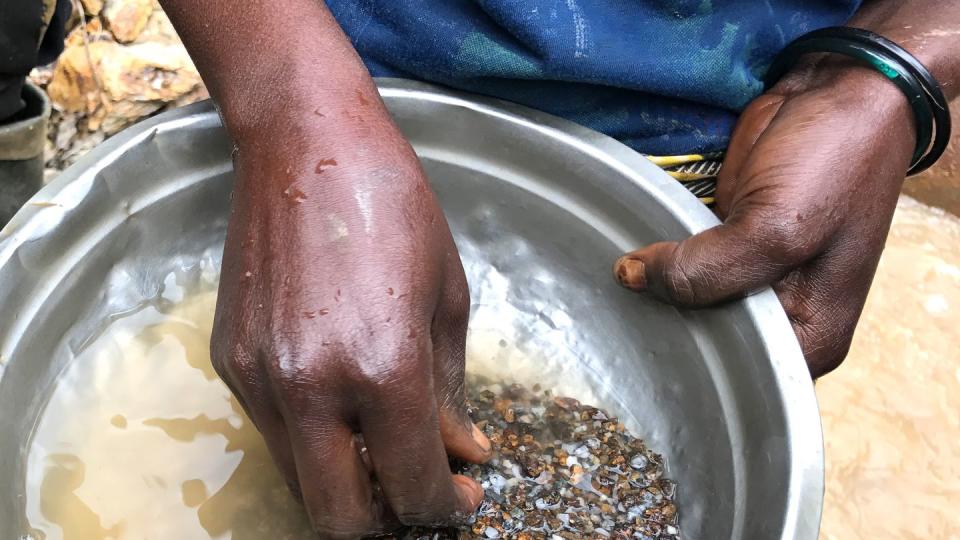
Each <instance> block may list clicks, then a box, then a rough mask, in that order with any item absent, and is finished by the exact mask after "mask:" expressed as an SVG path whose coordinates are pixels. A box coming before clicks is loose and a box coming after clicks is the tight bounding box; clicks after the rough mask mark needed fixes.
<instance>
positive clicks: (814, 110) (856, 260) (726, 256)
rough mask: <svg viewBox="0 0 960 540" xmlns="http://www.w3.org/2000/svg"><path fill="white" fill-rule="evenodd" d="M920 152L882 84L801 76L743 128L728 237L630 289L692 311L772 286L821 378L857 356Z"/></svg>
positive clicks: (749, 112) (658, 250)
mask: <svg viewBox="0 0 960 540" xmlns="http://www.w3.org/2000/svg"><path fill="white" fill-rule="evenodd" d="M915 142H916V135H915V130H914V118H913V113H912V111H911V109H910V107H909V105H908V104H907V101H906V99H905V98H904V97H903V95H902V94H901V93H900V91H899V90H898V89H897V88H896V86H894V85H893V84H891V83H890V82H889V81H887V80H885V79H884V77H883V76H881V75H880V74H878V73H875V72H873V71H872V70H870V69H868V68H864V67H859V66H858V65H856V64H854V63H852V62H850V63H846V62H842V63H833V64H829V65H828V66H827V67H823V68H817V69H814V70H808V71H806V72H800V71H796V72H794V73H792V74H791V75H790V76H788V77H786V78H785V79H784V80H783V81H782V82H781V83H779V84H778V85H777V86H776V87H774V88H773V89H772V90H771V91H770V92H768V93H766V94H764V95H762V96H760V97H758V98H757V99H755V100H754V101H753V102H752V103H751V104H750V105H749V106H748V107H747V109H746V110H745V111H744V112H743V114H742V115H741V117H740V119H739V121H738V123H737V127H736V129H735V130H734V133H733V137H732V140H731V141H730V146H729V149H728V151H727V155H726V158H725V160H724V164H723V169H722V171H721V173H720V177H719V179H718V184H717V194H716V201H717V209H716V211H717V215H718V216H719V217H720V219H721V220H723V224H721V225H718V226H717V227H714V228H712V229H709V230H707V231H704V232H702V233H700V234H697V235H695V236H693V237H691V238H688V239H687V240H684V241H682V242H658V243H656V244H652V245H649V246H646V247H645V248H643V249H639V250H637V251H633V252H631V253H628V254H626V255H624V256H623V257H621V258H620V260H618V261H617V264H616V266H615V274H616V276H617V279H618V280H619V281H620V283H621V284H622V285H623V286H625V287H627V288H629V289H633V290H636V291H642V290H646V291H649V292H650V293H652V294H653V295H654V296H656V297H658V298H660V299H661V300H664V301H666V302H669V303H671V304H675V305H678V306H683V307H692V308H696V307H704V306H709V305H713V304H717V303H719V302H723V301H726V300H730V299H735V298H739V297H742V296H744V295H747V294H750V293H751V292H754V291H757V290H758V289H761V288H763V287H766V286H772V287H773V289H774V291H776V293H777V295H778V296H779V298H780V302H781V303H782V304H783V307H784V309H785V310H786V312H787V315H788V317H789V319H790V322H791V323H792V325H793V329H794V331H795V332H796V334H797V337H798V338H799V340H800V344H801V347H802V348H803V352H804V355H805V356H806V360H807V364H808V367H809V369H810V372H811V374H812V375H813V376H814V377H819V376H820V375H823V374H825V373H827V372H829V371H831V370H833V369H834V368H836V367H837V366H838V365H839V364H840V363H841V362H842V361H843V359H844V357H845V356H846V354H847V351H848V350H849V348H850V343H851V341H852V339H853V333H854V329H855V327H856V324H857V320H858V319H859V317H860V313H861V311H862V310H863V306H864V302H865V301H866V297H867V292H868V290H869V289H870V283H871V281H872V280H873V274H874V272H875V271H876V268H877V262H878V261H879V259H880V254H881V252H882V251H883V246H884V242H885V240H886V236H887V231H888V230H889V228H890V222H891V220H892V217H893V212H894V209H895V208H896V204H897V198H898V195H899V193H900V188H901V185H902V183H903V180H904V177H905V174H906V170H907V167H908V166H909V161H910V158H911V156H912V153H913V150H914V145H915Z"/></svg>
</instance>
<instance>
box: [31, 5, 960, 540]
mask: <svg viewBox="0 0 960 540" xmlns="http://www.w3.org/2000/svg"><path fill="white" fill-rule="evenodd" d="M76 1H77V2H78V3H79V4H80V5H82V7H83V10H82V11H83V13H82V15H81V14H79V13H78V14H75V17H74V19H75V20H74V21H73V24H72V27H71V28H72V29H71V31H70V33H69V36H68V37H67V42H66V50H65V51H64V54H63V56H62V57H61V58H60V60H59V61H58V62H57V63H56V65H53V66H48V67H44V68H40V69H37V70H35V71H34V73H33V74H32V75H31V78H32V79H33V81H34V82H36V83H37V84H39V85H40V86H42V87H43V88H45V89H46V91H47V93H48V95H49V96H50V98H51V100H52V101H53V105H54V113H53V116H52V118H51V120H50V132H49V144H48V147H47V168H48V176H49V177H53V176H55V175H56V174H57V173H58V172H59V171H60V170H62V169H63V168H64V167H66V166H69V165H70V164H71V163H73V162H74V161H76V159H77V158H78V157H80V156H81V155H83V154H84V153H85V152H87V151H88V150H89V149H90V148H92V147H94V146H96V145H97V144H99V143H100V142H102V141H103V140H104V139H105V138H107V137H109V136H110V135H113V134H114V133H116V132H118V131H120V130H122V129H123V128H125V127H127V126H129V125H131V124H133V123H135V122H137V121H138V120H140V119H142V118H145V117H148V116H151V115H154V114H156V113H158V112H161V111H164V110H167V109H169V108H172V107H179V106H181V105H185V104H188V103H191V102H194V101H197V100H200V99H204V98H206V97H207V93H206V90H205V89H204V87H203V84H202V82H201V81H200V77H199V75H198V74H197V71H196V68H195V67H194V66H193V63H192V62H191V61H190V58H189V57H188V56H187V54H186V52H185V51H184V49H183V47H182V45H181V43H180V41H179V39H178V38H177V36H176V34H175V33H174V31H173V29H172V27H171V25H170V22H169V20H168V19H167V18H166V16H165V15H164V14H163V12H162V11H161V10H160V9H159V7H158V6H157V4H156V1H155V0H76ZM954 109H955V113H956V112H957V110H958V109H960V103H958V104H955V105H954ZM954 116H955V125H960V115H957V114H955V115H954ZM958 131H960V129H957V130H955V133H956V132H958ZM957 140H958V137H957V136H955V139H954V144H953V148H952V150H951V151H950V153H949V154H948V155H947V156H946V158H945V159H944V160H943V162H942V163H941V165H939V166H938V167H937V168H935V169H933V170H931V171H930V172H928V173H926V174H924V175H923V176H921V177H919V178H917V179H912V180H910V181H909V182H908V183H907V185H906V187H905V193H907V194H909V195H911V196H913V197H916V198H917V199H918V200H919V201H921V202H922V203H923V204H922V203H921V202H917V201H916V200H914V199H911V198H909V197H904V198H903V199H902V200H901V203H900V205H899V208H898V212H897V216H896V219H895V221H894V225H893V228H892V230H891V234H890V238H889V240H888V244H887V251H886V253H885V254H884V257H883V260H882V261H881V264H880V268H879V270H878V272H877V277H876V281H875V285H874V288H873V291H872V293H871V296H870V300H869V301H868V304H867V307H866V310H865V313H864V316H863V321H862V323H861V325H860V328H859V330H858V332H857V337H856V340H855V343H854V346H853V349H852V351H851V355H850V358H849V359H848V360H847V362H846V363H845V364H844V366H842V367H841V368H840V369H839V370H837V372H835V373H833V374H831V375H829V376H828V377H826V378H824V379H823V380H821V381H820V382H819V383H818V385H817V393H818V396H819V399H820V405H821V412H822V415H823V419H824V431H825V439H826V456H827V490H826V505H825V511H824V521H823V529H822V534H821V536H822V537H823V538H824V539H829V540H833V539H843V540H848V539H859V538H863V539H867V538H870V539H882V538H891V539H911V538H944V539H960V533H957V531H960V517H958V514H957V512H956V509H957V508H960V482H958V481H957V479H958V478H960V450H958V446H957V441H958V440H960V413H958V411H960V362H958V360H960V354H958V352H957V351H960V330H958V329H957V322H958V321H960V318H958V315H957V309H958V307H960V292H958V291H960V248H958V246H960V220H958V219H957V217H956V216H955V215H951V213H950V212H952V213H953V214H960V152H958V151H957ZM927 205H932V206H936V207H940V208H942V209H945V210H947V212H944V211H941V210H938V209H936V208H931V207H930V206H927ZM681 525H682V523H681Z"/></svg>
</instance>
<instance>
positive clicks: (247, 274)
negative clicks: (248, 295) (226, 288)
mask: <svg viewBox="0 0 960 540" xmlns="http://www.w3.org/2000/svg"><path fill="white" fill-rule="evenodd" d="M243 277H245V278H247V279H250V278H252V277H253V272H244V273H243Z"/></svg>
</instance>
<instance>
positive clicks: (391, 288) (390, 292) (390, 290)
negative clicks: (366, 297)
mask: <svg viewBox="0 0 960 540" xmlns="http://www.w3.org/2000/svg"><path fill="white" fill-rule="evenodd" d="M387 294H388V295H390V296H393V287H388V288H387Z"/></svg>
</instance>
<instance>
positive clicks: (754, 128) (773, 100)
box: [716, 94, 786, 219]
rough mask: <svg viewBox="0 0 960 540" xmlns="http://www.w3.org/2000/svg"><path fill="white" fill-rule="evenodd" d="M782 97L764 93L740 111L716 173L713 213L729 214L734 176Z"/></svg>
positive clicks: (771, 119)
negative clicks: (721, 162) (717, 173)
mask: <svg viewBox="0 0 960 540" xmlns="http://www.w3.org/2000/svg"><path fill="white" fill-rule="evenodd" d="M785 99H786V98H785V97H784V96H782V95H777V94H763V95H761V96H760V97H758V98H756V99H755V100H753V101H752V102H751V103H750V105H748V106H747V108H746V109H744V111H743V112H742V113H741V114H740V117H739V118H738V119H737V125H736V126H735V127H734V129H733V134H732V135H731V136H730V144H729V146H728V147H727V151H726V154H725V155H724V158H723V167H721V168H720V174H719V175H717V192H716V212H717V215H718V216H720V219H724V218H726V217H727V216H728V215H729V214H730V206H731V203H732V199H733V193H734V190H735V188H736V185H737V179H738V178H739V175H740V172H741V171H742V170H743V167H744V164H745V163H746V162H747V158H748V157H749V156H750V153H751V152H752V151H753V148H754V146H756V144H757V141H758V140H759V139H760V136H761V135H762V134H763V132H764V131H765V130H766V129H767V127H768V126H769V125H770V122H772V121H773V119H774V117H776V115H777V113H778V112H779V111H780V108H781V107H782V106H783V104H784V101H785Z"/></svg>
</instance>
